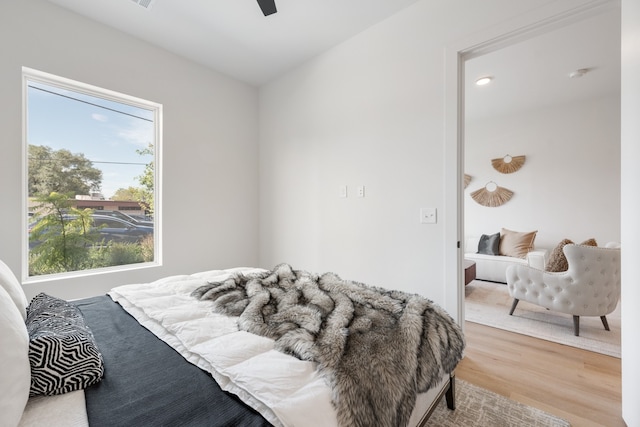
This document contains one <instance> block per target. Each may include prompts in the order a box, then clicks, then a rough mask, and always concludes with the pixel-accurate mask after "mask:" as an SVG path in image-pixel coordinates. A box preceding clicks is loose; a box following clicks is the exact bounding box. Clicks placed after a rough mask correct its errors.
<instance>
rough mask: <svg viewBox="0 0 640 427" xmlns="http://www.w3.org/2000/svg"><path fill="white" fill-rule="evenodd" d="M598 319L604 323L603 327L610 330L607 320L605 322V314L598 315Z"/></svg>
mask: <svg viewBox="0 0 640 427" xmlns="http://www.w3.org/2000/svg"><path fill="white" fill-rule="evenodd" d="M600 320H602V324H603V325H604V329H605V330H607V331H610V330H611V329H609V322H607V316H600Z"/></svg>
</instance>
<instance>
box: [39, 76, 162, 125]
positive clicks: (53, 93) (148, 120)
mask: <svg viewBox="0 0 640 427" xmlns="http://www.w3.org/2000/svg"><path fill="white" fill-rule="evenodd" d="M29 87H30V88H31V89H37V90H40V91H42V92H47V93H50V94H52V95H58V96H61V97H63V98H67V99H71V100H73V101H78V102H82V103H85V104H89V105H93V106H94V107H98V108H103V109H105V110H109V111H113V112H114V113H120V114H124V115H125V116H131V117H135V118H136V119H140V120H145V121H147V122H151V123H153V120H151V119H147V118H146V117H140V116H136V115H135V114H131V113H125V112H124V111H120V110H116V109H114V108H109V107H105V106H104V105H100V104H95V103H93V102H89V101H85V100H83V99H78V98H74V97H73V96H69V95H63V94H61V93H58V92H54V91H51V90H47V89H44V88H41V87H37V86H31V85H29Z"/></svg>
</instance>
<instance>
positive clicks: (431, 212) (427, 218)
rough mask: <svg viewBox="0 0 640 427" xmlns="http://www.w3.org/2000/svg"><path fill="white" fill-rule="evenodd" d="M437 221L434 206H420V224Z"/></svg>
mask: <svg viewBox="0 0 640 427" xmlns="http://www.w3.org/2000/svg"><path fill="white" fill-rule="evenodd" d="M437 222H438V218H437V210H436V208H421V209H420V223H422V224H435V223H437Z"/></svg>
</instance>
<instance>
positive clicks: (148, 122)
mask: <svg viewBox="0 0 640 427" xmlns="http://www.w3.org/2000/svg"><path fill="white" fill-rule="evenodd" d="M23 92H24V105H25V108H24V135H25V141H24V152H25V159H26V160H25V185H24V194H25V203H24V207H25V212H24V217H25V218H26V223H27V224H26V226H25V227H24V229H25V230H26V232H25V235H26V237H25V241H26V242H27V244H25V248H26V250H25V260H26V262H25V263H24V264H25V266H27V267H26V270H28V271H26V276H27V277H28V278H34V277H36V276H37V277H41V276H44V275H52V274H56V275H60V274H62V275H68V274H79V273H78V272H86V271H90V270H97V269H105V268H108V269H122V268H123V267H126V268H131V267H135V266H141V265H149V264H150V263H151V264H158V263H159V248H160V245H159V231H160V230H159V221H158V218H159V214H160V211H159V201H160V198H159V185H158V183H159V176H160V170H159V166H160V162H159V151H160V139H161V117H162V106H161V105H159V104H156V103H153V102H150V101H145V100H142V99H139V98H134V97H132V96H128V95H123V94H120V93H116V92H113V91H110V90H106V89H101V88H98V87H95V86H90V85H87V84H84V83H79V82H75V81H72V80H69V79H65V78H61V77H57V76H53V75H51V74H46V73H42V72H39V71H35V70H31V69H27V68H24V69H23ZM121 210H123V211H126V212H120V211H121Z"/></svg>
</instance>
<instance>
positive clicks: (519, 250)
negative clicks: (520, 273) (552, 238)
mask: <svg viewBox="0 0 640 427" xmlns="http://www.w3.org/2000/svg"><path fill="white" fill-rule="evenodd" d="M537 232H538V230H536V231H527V232H519V231H512V230H507V229H506V228H503V229H502V231H500V255H505V256H511V257H514V258H526V257H527V254H528V253H529V251H530V250H531V249H533V241H534V240H535V238H536V233H537Z"/></svg>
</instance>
